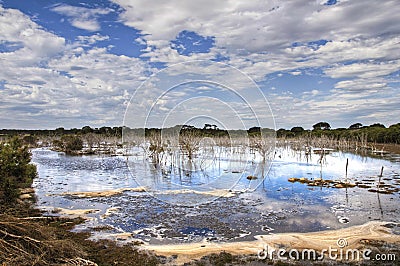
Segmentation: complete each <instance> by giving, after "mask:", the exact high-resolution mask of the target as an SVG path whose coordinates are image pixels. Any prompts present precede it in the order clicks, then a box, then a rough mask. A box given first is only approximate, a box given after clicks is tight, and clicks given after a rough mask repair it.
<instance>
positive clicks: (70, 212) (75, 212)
mask: <svg viewBox="0 0 400 266" xmlns="http://www.w3.org/2000/svg"><path fill="white" fill-rule="evenodd" d="M56 211H57V212H58V213H59V214H61V215H62V216H65V215H66V216H68V217H71V218H72V217H82V218H87V214H90V213H98V212H100V210H98V209H63V208H56Z"/></svg>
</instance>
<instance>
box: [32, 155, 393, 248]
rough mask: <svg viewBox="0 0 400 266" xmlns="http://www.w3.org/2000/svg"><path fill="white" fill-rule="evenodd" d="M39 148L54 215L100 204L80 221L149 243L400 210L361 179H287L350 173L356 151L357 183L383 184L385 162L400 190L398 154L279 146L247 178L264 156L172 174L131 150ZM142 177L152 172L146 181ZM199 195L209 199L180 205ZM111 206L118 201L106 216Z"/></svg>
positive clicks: (41, 202)
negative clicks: (221, 192)
mask: <svg viewBox="0 0 400 266" xmlns="http://www.w3.org/2000/svg"><path fill="white" fill-rule="evenodd" d="M32 153H33V162H34V163H35V164H36V165H37V166H38V173H39V178H37V179H35V181H34V187H35V189H36V195H37V198H38V201H37V204H38V206H39V207H41V208H43V209H47V210H49V214H51V215H57V214H55V213H52V211H51V210H52V209H53V208H65V209H97V210H99V211H98V212H96V213H91V214H88V217H91V218H92V219H90V220H88V221H87V222H86V223H84V224H82V225H80V226H78V227H77V229H76V230H91V229H93V228H95V227H99V226H103V225H108V226H111V227H112V229H111V228H110V229H108V230H105V231H100V232H99V231H97V230H96V231H93V235H94V236H95V237H97V236H99V235H105V233H122V232H130V233H133V237H135V238H138V239H141V240H143V241H146V242H150V243H169V242H190V241H200V240H202V239H204V238H207V239H208V240H209V241H237V240H247V239H253V237H254V236H255V235H257V234H268V233H277V232H310V231H318V230H325V229H329V228H332V229H336V228H342V227H347V226H351V225H356V224H362V223H365V222H367V221H371V220H384V221H394V222H397V221H398V220H399V216H400V205H399V203H400V197H399V196H400V194H399V192H396V193H394V194H378V193H373V192H369V191H368V189H364V188H359V187H354V188H347V189H345V188H342V189H336V188H327V187H310V186H307V185H306V184H301V183H290V182H288V178H290V177H299V178H300V177H307V178H308V179H315V178H320V177H322V178H323V179H332V180H342V181H344V180H345V165H346V159H348V160H349V168H348V174H347V180H348V181H349V182H351V183H354V182H362V183H365V184H369V185H371V186H372V187H376V185H377V182H378V175H379V173H380V169H381V167H382V166H383V167H384V172H383V177H382V180H381V181H383V182H385V184H386V185H392V186H393V187H397V188H398V187H399V186H400V162H399V158H398V157H395V156H391V155H385V157H378V158H372V157H366V156H360V155H355V154H351V153H342V152H333V153H331V154H328V155H326V156H325V158H324V159H323V160H322V163H319V159H320V155H318V154H312V155H311V156H306V155H305V154H304V152H296V151H293V150H291V149H284V148H280V149H276V154H275V159H274V161H273V162H272V164H271V165H270V170H269V172H265V174H266V178H265V179H264V181H263V182H261V181H262V179H261V178H259V179H258V180H248V179H247V178H246V177H247V176H248V175H259V176H260V170H259V168H258V166H259V165H258V164H257V160H255V162H250V164H249V165H248V168H246V169H244V172H240V171H239V173H237V172H236V170H237V168H238V167H239V166H240V167H243V164H232V162H229V163H230V164H229V163H227V162H226V161H225V162H224V161H223V160H221V162H219V163H218V164H216V165H212V167H210V168H208V169H209V170H208V172H207V171H206V173H204V171H202V172H201V171H197V172H196V171H192V172H194V173H195V174H194V175H189V176H186V175H184V176H183V177H182V176H179V178H178V175H173V174H171V173H169V174H168V173H167V177H166V176H165V173H160V171H158V170H157V169H155V168H154V167H153V166H152V165H151V164H150V163H149V162H148V161H144V160H136V161H134V158H129V160H130V161H129V163H132V161H134V162H135V167H132V165H130V167H129V168H128V166H127V157H124V156H117V157H105V156H79V157H78V156H67V155H65V154H63V153H58V152H54V151H50V150H47V149H35V150H33V151H32ZM210 169H211V170H210ZM232 170H233V173H232ZM240 170H242V171H243V169H240ZM161 172H162V171H161ZM199 172H200V173H203V176H202V175H200V174H198V173H199ZM152 175H153V176H152ZM196 175H197V176H196ZM216 176H217V177H216ZM144 177H146V178H147V179H146V180H144ZM232 179H234V180H235V182H234V185H233V186H229V188H230V189H231V190H232V192H233V195H231V196H230V197H219V198H217V197H215V195H210V194H201V193H191V192H190V189H193V191H197V192H199V191H200V192H207V191H208V190H217V189H220V188H226V187H227V185H231V183H232ZM179 182H181V183H179ZM207 182H209V183H211V184H212V185H210V184H209V183H207ZM154 184H156V185H154ZM252 184H257V185H258V186H255V185H252ZM142 185H145V186H148V185H151V190H152V191H150V193H146V192H134V191H125V192H123V193H122V194H119V195H115V196H111V197H93V198H77V197H74V196H71V195H60V194H61V193H65V192H82V191H104V190H112V189H118V188H132V187H138V186H142ZM177 188H180V189H182V188H184V189H186V191H185V193H180V192H183V190H179V189H177ZM253 189H254V191H253ZM154 190H157V191H154ZM188 190H189V192H188ZM154 195H156V197H154ZM192 201H197V202H200V203H203V204H186V205H189V206H185V204H180V205H179V204H174V203H185V202H189V203H191V202H192ZM112 207H117V208H118V209H115V210H114V211H113V212H109V213H107V215H104V214H105V213H106V211H107V209H109V208H112Z"/></svg>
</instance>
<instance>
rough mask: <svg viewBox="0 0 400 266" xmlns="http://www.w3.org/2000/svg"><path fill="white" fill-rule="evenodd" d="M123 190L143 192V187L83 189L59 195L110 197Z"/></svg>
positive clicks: (144, 189)
mask: <svg viewBox="0 0 400 266" xmlns="http://www.w3.org/2000/svg"><path fill="white" fill-rule="evenodd" d="M125 191H133V192H145V191H146V188H145V187H135V188H118V189H111V190H103V191H86V192H85V191H83V192H64V193H61V194H60V195H63V196H73V197H77V198H94V197H110V196H115V195H119V194H122V193H124V192H125Z"/></svg>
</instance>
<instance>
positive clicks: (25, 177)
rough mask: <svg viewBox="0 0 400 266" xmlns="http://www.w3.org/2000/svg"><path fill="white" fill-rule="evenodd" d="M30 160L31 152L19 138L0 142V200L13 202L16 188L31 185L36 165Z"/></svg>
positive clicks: (15, 196) (16, 192) (16, 194)
mask: <svg viewBox="0 0 400 266" xmlns="http://www.w3.org/2000/svg"><path fill="white" fill-rule="evenodd" d="M30 162H31V153H30V151H29V149H28V147H26V146H23V145H22V141H21V140H20V139H19V138H17V137H14V138H12V139H11V140H10V141H9V142H5V143H0V201H2V202H4V203H7V204H9V203H13V202H15V200H16V198H17V196H18V188H26V187H30V186H31V184H32V180H33V178H35V177H36V175H37V173H36V166H35V165H33V164H30Z"/></svg>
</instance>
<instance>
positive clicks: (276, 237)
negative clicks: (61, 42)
mask: <svg viewBox="0 0 400 266" xmlns="http://www.w3.org/2000/svg"><path fill="white" fill-rule="evenodd" d="M385 224H388V223H386V222H368V223H366V224H363V225H358V226H353V227H349V228H344V229H339V230H329V231H321V232H313V233H282V234H271V235H259V236H256V237H255V238H256V240H253V241H244V242H233V243H213V242H201V243H190V244H173V245H147V246H145V248H146V249H149V250H152V251H154V252H155V253H156V254H158V255H164V256H171V255H178V257H177V259H176V261H175V263H177V264H183V263H185V262H188V261H191V260H193V259H199V258H201V257H203V256H206V255H209V254H212V253H219V252H222V251H226V252H228V253H231V254H234V255H245V254H249V255H257V254H258V252H259V251H260V250H262V249H263V248H265V247H266V246H268V249H269V250H272V248H274V249H276V250H278V249H279V248H282V247H286V248H287V249H297V250H302V249H314V250H316V251H318V252H320V251H321V250H322V249H328V248H329V247H332V248H339V246H338V239H341V240H344V241H345V242H347V245H346V246H345V247H343V250H346V249H355V248H359V249H360V248H362V247H363V243H362V241H365V240H381V241H384V242H387V243H396V242H397V243H399V244H400V235H395V234H393V233H391V230H390V229H389V228H387V227H385V226H384V225H385Z"/></svg>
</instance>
